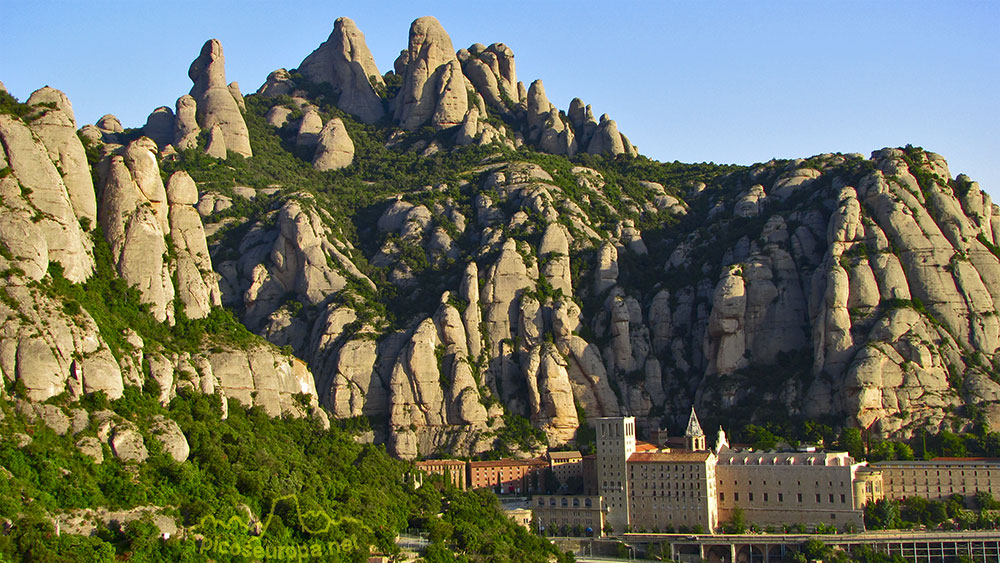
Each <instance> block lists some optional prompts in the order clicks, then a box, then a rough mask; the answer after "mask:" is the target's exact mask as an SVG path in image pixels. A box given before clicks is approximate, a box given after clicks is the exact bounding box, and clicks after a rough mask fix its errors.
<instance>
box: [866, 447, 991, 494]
mask: <svg viewBox="0 0 1000 563" xmlns="http://www.w3.org/2000/svg"><path fill="white" fill-rule="evenodd" d="M867 471H868V472H869V473H871V472H879V473H881V475H882V487H883V489H884V491H885V496H886V498H891V499H896V500H902V499H904V498H907V497H913V496H916V497H923V498H926V499H930V500H937V501H940V500H945V499H947V498H948V497H950V496H952V495H956V494H958V495H962V496H963V497H965V498H966V500H967V501H970V500H971V499H972V497H974V496H975V495H976V493H978V492H980V491H985V492H987V493H990V494H992V495H994V496H998V495H1000V459H990V458H976V457H964V458H955V457H939V458H934V459H932V460H930V461H924V460H917V461H881V462H878V463H873V464H872V465H871V467H870V468H869V469H868V470H867Z"/></svg>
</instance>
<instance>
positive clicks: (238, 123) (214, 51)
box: [177, 39, 253, 156]
mask: <svg viewBox="0 0 1000 563" xmlns="http://www.w3.org/2000/svg"><path fill="white" fill-rule="evenodd" d="M225 65H226V57H225V55H223V53H222V44H221V43H219V41H218V40H217V39H209V40H208V41H206V42H205V45H204V46H203V47H202V48H201V54H200V55H199V56H198V58H197V59H195V60H194V62H192V63H191V67H190V68H189V69H188V76H189V77H190V78H191V80H192V81H193V82H194V86H192V87H191V97H192V98H194V100H195V102H196V103H197V118H198V126H199V127H200V128H202V129H208V130H211V129H212V127H214V126H216V125H218V126H219V127H220V128H221V130H222V135H223V138H224V139H225V147H226V148H227V149H228V150H231V151H233V152H235V153H238V154H241V155H243V156H252V155H253V151H252V150H251V148H250V134H249V133H248V132H247V125H246V122H245V121H243V115H242V114H241V113H240V107H239V104H238V103H237V101H236V99H235V98H233V93H232V92H231V91H230V89H229V86H228V85H227V84H226V68H225ZM177 113H178V114H180V109H178V112H177Z"/></svg>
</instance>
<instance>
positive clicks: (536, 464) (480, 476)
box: [467, 458, 549, 495]
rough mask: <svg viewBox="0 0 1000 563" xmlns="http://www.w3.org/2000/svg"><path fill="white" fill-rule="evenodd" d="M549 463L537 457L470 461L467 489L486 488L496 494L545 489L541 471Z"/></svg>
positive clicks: (543, 476)
mask: <svg viewBox="0 0 1000 563" xmlns="http://www.w3.org/2000/svg"><path fill="white" fill-rule="evenodd" d="M548 468H549V462H547V461H545V460H543V459H540V458H533V459H498V460H494V461H470V462H469V466H468V479H467V482H468V484H469V488H472V489H490V490H492V491H493V492H495V493H496V494H498V495H527V494H538V493H542V492H544V491H545V470H546V469H548Z"/></svg>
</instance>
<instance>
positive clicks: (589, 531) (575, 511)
mask: <svg viewBox="0 0 1000 563" xmlns="http://www.w3.org/2000/svg"><path fill="white" fill-rule="evenodd" d="M602 502H603V501H602V498H601V497H600V496H598V495H588V496H579V495H535V496H534V497H532V498H531V502H530V503H529V506H530V507H531V511H532V513H533V514H534V516H535V525H536V526H538V530H539V531H540V532H546V531H548V532H552V531H558V532H559V533H563V532H564V531H565V532H566V533H573V532H574V528H576V530H575V531H576V532H582V533H584V534H586V535H598V536H599V535H601V530H603V529H604V516H605V511H604V510H603V505H602Z"/></svg>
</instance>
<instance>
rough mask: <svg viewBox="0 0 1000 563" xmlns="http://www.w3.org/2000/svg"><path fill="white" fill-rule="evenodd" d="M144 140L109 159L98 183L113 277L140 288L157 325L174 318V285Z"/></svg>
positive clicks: (163, 207)
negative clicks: (100, 185) (99, 184)
mask: <svg viewBox="0 0 1000 563" xmlns="http://www.w3.org/2000/svg"><path fill="white" fill-rule="evenodd" d="M155 150H156V144H155V143H153V142H152V141H151V140H149V139H147V138H145V137H143V138H140V139H138V140H136V141H133V142H132V143H130V144H129V146H128V147H126V148H125V151H124V153H125V154H124V155H118V154H116V155H113V156H111V157H110V162H109V164H108V168H107V170H108V171H107V175H106V176H105V178H104V179H103V187H102V196H101V214H100V215H101V216H100V222H101V228H102V229H103V231H104V236H105V238H106V239H107V241H108V244H109V245H110V246H111V255H112V261H113V262H114V264H115V267H116V269H117V270H118V274H119V275H120V276H121V277H122V278H123V279H125V281H127V282H128V283H129V284H130V285H132V286H134V287H136V288H137V289H138V290H139V293H140V295H141V296H142V300H143V302H145V303H149V304H150V306H151V312H152V314H153V316H154V317H155V318H156V319H157V320H158V321H161V322H162V321H171V320H172V319H173V306H172V301H173V299H174V286H173V283H172V281H171V279H170V270H169V268H168V265H167V264H166V262H165V261H164V255H165V253H166V251H167V245H166V242H165V240H164V236H165V235H166V234H167V233H169V232H170V224H169V217H168V203H167V193H166V189H165V188H164V186H163V181H162V180H161V179H160V172H159V167H158V165H157V163H156V157H155Z"/></svg>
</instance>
